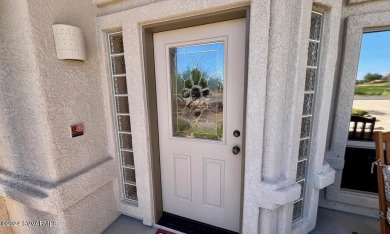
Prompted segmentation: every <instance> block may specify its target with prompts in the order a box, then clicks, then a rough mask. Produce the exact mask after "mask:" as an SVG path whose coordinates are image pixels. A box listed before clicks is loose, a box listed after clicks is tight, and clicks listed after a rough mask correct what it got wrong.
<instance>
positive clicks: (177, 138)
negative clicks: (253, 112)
mask: <svg viewBox="0 0 390 234" xmlns="http://www.w3.org/2000/svg"><path fill="white" fill-rule="evenodd" d="M245 28H246V21H245V19H237V20H231V21H224V22H220V23H213V24H208V25H202V26H196V27H191V28H184V29H178V30H173V31H167V32H160V33H155V34H154V35H153V38H154V53H155V72H156V88H157V106H158V126H159V144H160V163H161V183H162V197H163V210H164V211H165V212H168V213H172V214H175V215H178V216H182V217H185V218H189V219H192V220H196V221H199V222H203V223H207V224H210V225H213V226H217V227H220V228H224V229H228V230H232V231H235V232H238V231H239V226H240V210H241V208H240V201H241V164H242V160H243V155H242V149H241V152H237V149H239V148H242V137H243V136H242V135H243V132H242V131H243V114H244V113H243V112H244V110H243V108H244V74H245V33H246V32H245ZM234 131H237V132H236V134H235V135H234V134H233V133H234ZM238 132H239V134H237V133H238ZM234 147H236V148H235V149H236V152H235V153H236V154H235V153H233V148H234Z"/></svg>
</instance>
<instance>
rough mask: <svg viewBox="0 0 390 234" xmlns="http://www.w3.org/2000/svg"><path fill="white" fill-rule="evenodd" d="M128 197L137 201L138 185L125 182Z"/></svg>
mask: <svg viewBox="0 0 390 234" xmlns="http://www.w3.org/2000/svg"><path fill="white" fill-rule="evenodd" d="M125 197H126V199H129V200H133V201H137V187H136V186H134V185H130V184H125Z"/></svg>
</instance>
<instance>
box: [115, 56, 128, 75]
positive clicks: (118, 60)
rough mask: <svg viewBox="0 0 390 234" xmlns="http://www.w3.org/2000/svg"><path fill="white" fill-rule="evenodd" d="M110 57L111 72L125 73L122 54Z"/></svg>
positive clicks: (116, 73)
mask: <svg viewBox="0 0 390 234" xmlns="http://www.w3.org/2000/svg"><path fill="white" fill-rule="evenodd" d="M111 59H112V72H113V73H114V74H115V75H118V74H126V65H125V57H124V56H123V55H122V56H114V57H112V58H111Z"/></svg>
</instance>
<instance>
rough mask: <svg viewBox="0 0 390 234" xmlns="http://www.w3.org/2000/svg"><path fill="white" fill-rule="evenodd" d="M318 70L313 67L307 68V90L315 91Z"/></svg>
mask: <svg viewBox="0 0 390 234" xmlns="http://www.w3.org/2000/svg"><path fill="white" fill-rule="evenodd" d="M316 70H317V69H313V68H307V69H306V81H305V91H314V87H315V79H316Z"/></svg>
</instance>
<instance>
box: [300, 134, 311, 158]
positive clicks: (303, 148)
mask: <svg viewBox="0 0 390 234" xmlns="http://www.w3.org/2000/svg"><path fill="white" fill-rule="evenodd" d="M308 150H309V139H306V140H301V141H300V143H299V156H298V160H302V159H306V158H307V155H308Z"/></svg>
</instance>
